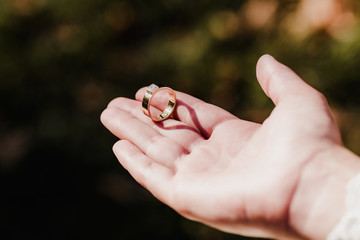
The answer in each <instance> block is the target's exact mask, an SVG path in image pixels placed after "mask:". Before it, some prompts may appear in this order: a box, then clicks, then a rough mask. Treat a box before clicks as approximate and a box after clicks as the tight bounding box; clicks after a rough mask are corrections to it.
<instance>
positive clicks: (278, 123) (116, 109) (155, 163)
mask: <svg viewBox="0 0 360 240" xmlns="http://www.w3.org/2000/svg"><path fill="white" fill-rule="evenodd" d="M257 75H258V80H259V83H260V85H261V86H262V88H263V90H264V91H265V93H266V94H267V95H268V96H269V97H270V98H271V99H272V101H273V102H274V103H275V105H276V107H275V108H274V110H273V112H272V113H271V115H270V116H269V117H268V118H267V119H266V120H265V121H264V123H262V124H258V123H253V122H249V121H245V120H241V119H239V118H237V117H235V116H234V115H232V114H230V113H229V112H227V111H225V110H223V109H221V108H219V107H216V106H214V105H211V104H207V103H205V102H203V101H201V100H199V99H196V98H194V97H192V96H189V95H187V94H184V93H181V92H176V94H177V100H178V105H177V107H176V110H175V113H174V118H173V119H168V120H165V121H164V122H161V123H155V122H153V121H151V119H150V118H149V117H147V116H146V115H144V114H143V113H142V110H141V100H142V96H143V95H144V93H145V89H141V90H139V92H138V93H137V95H136V99H137V100H130V99H126V98H118V99H115V100H113V101H112V102H111V103H110V104H109V106H108V108H107V109H106V110H105V111H104V112H103V114H102V116H101V120H102V122H103V124H104V125H105V126H106V127H107V128H108V129H109V130H110V131H111V132H112V133H113V134H115V135H116V136H117V137H119V138H120V139H121V140H120V141H118V142H117V143H116V144H115V145H114V152H115V154H116V156H117V158H118V159H119V161H120V162H121V164H122V165H123V166H124V167H125V168H126V169H127V170H128V171H129V172H130V174H131V175H132V176H133V177H134V178H135V179H136V180H137V181H138V182H139V183H140V184H142V185H143V186H145V187H146V188H147V189H148V190H149V191H150V192H151V193H152V194H154V196H155V197H157V198H158V199H160V200H161V201H163V202H164V203H165V204H167V205H169V206H170V207H172V208H173V209H175V210H176V211H177V212H179V213H180V214H182V215H184V216H185V217H188V218H190V219H194V220H197V221H200V222H203V223H206V224H208V225H211V226H214V227H216V228H219V229H221V230H224V231H229V232H233V233H240V234H247V235H252V236H263V237H281V236H283V237H284V236H288V237H290V236H292V234H294V233H293V232H292V231H291V230H290V229H289V228H288V224H289V223H288V221H289V214H290V207H291V206H290V205H291V199H292V198H293V195H294V192H295V190H296V188H297V185H298V182H299V178H300V174H301V173H302V169H304V168H305V167H306V165H307V164H308V163H309V162H310V161H312V159H314V157H315V156H316V155H318V154H321V153H322V152H324V151H327V149H329V148H331V147H332V146H334V145H337V144H339V143H340V137H339V132H338V130H337V128H336V125H335V124H334V121H333V118H332V116H331V114H330V111H329V109H328V106H327V103H326V100H325V99H324V97H323V96H322V95H321V94H319V93H318V92H317V91H316V90H314V89H313V88H311V87H310V86H308V85H307V84H306V83H304V82H303V81H302V80H301V79H300V78H299V77H298V76H297V75H296V74H295V73H293V72H292V71H291V70H290V69H289V68H287V67H286V66H284V65H282V64H280V63H278V62H277V61H276V60H274V59H273V58H272V57H270V56H267V55H266V56H263V57H262V58H261V59H260V60H259V63H258V66H257ZM162 101H166V99H158V101H155V102H153V104H154V106H155V107H156V106H157V107H159V106H161V104H162ZM315 143H316V144H315ZM279 226H280V227H279Z"/></svg>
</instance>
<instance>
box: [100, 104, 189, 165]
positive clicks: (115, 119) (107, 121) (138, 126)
mask: <svg viewBox="0 0 360 240" xmlns="http://www.w3.org/2000/svg"><path fill="white" fill-rule="evenodd" d="M101 121H102V123H103V124H104V125H105V127H107V128H108V129H109V130H110V131H111V132H112V133H113V134H114V135H116V136H117V137H119V138H120V139H124V140H128V141H130V142H132V143H133V144H135V145H136V146H137V147H138V148H139V149H141V151H143V152H144V153H145V154H146V155H147V156H149V157H150V158H152V159H154V160H156V161H158V162H159V163H161V164H164V165H166V166H169V167H170V166H171V165H172V164H174V161H175V160H176V159H178V158H180V157H181V156H182V155H183V154H184V153H186V150H184V149H183V147H182V146H180V145H179V144H177V143H176V142H174V141H172V140H171V139H169V138H167V137H164V136H163V135H161V134H160V133H159V132H158V131H156V130H155V129H153V128H152V127H151V126H149V125H148V124H146V123H145V122H144V121H142V120H140V119H138V118H136V117H134V116H133V115H131V114H129V113H128V112H126V111H124V110H122V109H119V108H115V107H109V108H107V109H105V110H104V112H103V113H102V114H101Z"/></svg>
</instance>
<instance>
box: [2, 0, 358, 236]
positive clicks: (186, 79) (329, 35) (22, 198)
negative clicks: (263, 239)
mask: <svg viewBox="0 0 360 240" xmlns="http://www.w3.org/2000/svg"><path fill="white" fill-rule="evenodd" d="M359 9H360V2H359V1H358V0H344V1H341V0H317V1H312V0H302V1H283V0H268V1H267V0H246V1H245V0H244V1H230V0H224V1H209V0H198V1H185V0H152V1H144V0H143V1H141V0H131V1H130V0H107V1H103V0H77V1H70V0H1V2H0V167H1V171H0V174H1V175H0V191H1V192H0V238H1V239H144V238H154V239H210V240H211V239H245V238H243V237H239V236H233V235H230V234H225V233H222V232H219V231H217V230H214V229H211V228H208V227H206V226H203V225H201V224H198V223H194V222H191V221H189V220H186V219H184V218H182V217H180V216H179V215H178V214H176V213H175V212H174V211H173V210H171V209H169V208H168V207H167V206H164V205H163V204H162V203H160V202H159V201H157V200H156V199H154V198H153V197H152V196H151V194H149V193H148V192H147V191H146V190H144V189H143V188H142V187H141V186H140V185H138V184H137V183H136V182H135V181H134V180H133V179H132V178H131V177H130V176H129V174H128V173H127V172H126V171H125V170H124V169H123V168H122V167H121V166H120V164H118V162H117V160H116V158H115V157H114V155H113V153H112V150H111V147H112V145H113V143H115V141H116V138H115V137H114V136H112V135H111V134H110V133H109V132H108V131H107V130H106V129H105V128H104V127H103V126H102V125H101V123H100V120H99V117H100V114H101V111H102V110H103V109H104V108H105V107H106V105H107V103H108V102H109V101H110V100H111V99H113V98H115V97H117V96H125V97H131V98H133V96H134V94H135V92H136V90H137V89H138V88H140V87H143V86H147V85H149V84H151V83H162V84H164V85H167V86H169V87H172V88H174V89H177V90H181V91H184V92H187V93H190V94H192V95H195V96H197V97H199V98H201V99H203V100H205V101H208V102H211V103H213V104H216V105H219V106H221V107H223V108H225V109H227V110H229V111H231V112H232V113H234V114H236V115H237V116H239V117H241V118H244V119H248V120H252V121H258V122H261V121H263V120H264V119H265V118H266V116H267V115H268V114H269V113H270V111H271V109H272V108H273V105H272V103H271V101H270V100H269V99H267V98H266V97H265V95H264V94H263V92H262V90H261V89H260V87H259V85H258V83H257V81H256V76H255V66H256V61H257V59H258V58H259V57H260V56H261V55H262V54H264V53H270V54H272V55H273V56H274V57H275V58H277V59H278V60H280V61H282V62H283V63H285V64H286V65H289V66H290V67H291V68H293V69H294V70H295V71H296V72H297V73H298V74H299V75H300V76H301V77H302V78H304V79H305V80H306V81H307V82H308V83H310V84H311V85H313V86H314V87H316V88H317V89H319V90H320V91H322V92H323V93H324V94H325V95H326V97H327V98H328V100H329V103H330V105H331V107H332V109H333V112H334V115H335V117H336V120H337V121H338V123H339V125H340V128H341V131H342V134H343V139H344V143H345V145H346V146H347V147H349V148H350V149H351V150H352V151H354V152H355V153H357V154H359V153H360V121H359V120H360V111H359V110H360V94H359V89H360V88H359V87H360V72H359V67H360V21H359V17H360V14H359Z"/></svg>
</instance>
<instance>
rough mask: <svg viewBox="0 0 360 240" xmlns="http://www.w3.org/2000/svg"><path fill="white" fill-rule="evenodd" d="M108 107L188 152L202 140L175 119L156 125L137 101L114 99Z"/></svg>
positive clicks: (189, 128) (194, 130) (189, 127)
mask: <svg viewBox="0 0 360 240" xmlns="http://www.w3.org/2000/svg"><path fill="white" fill-rule="evenodd" d="M108 107H109V108H111V107H115V108H119V109H122V110H124V111H126V112H128V113H129V114H131V115H132V116H134V117H135V118H138V119H140V120H141V121H143V122H145V123H147V124H148V125H149V126H151V127H152V128H153V129H155V130H156V131H158V132H159V133H160V134H161V135H163V136H165V137H167V138H169V139H171V140H173V141H174V142H176V143H177V144H179V145H181V146H182V147H183V148H184V149H186V150H187V151H188V152H190V151H191V148H192V145H193V144H194V143H195V142H198V141H199V140H204V138H203V137H202V136H201V134H200V133H199V132H198V131H197V130H196V129H194V128H193V127H191V126H189V125H187V124H185V123H183V122H180V121H177V120H175V119H167V120H166V121H163V122H158V123H155V122H153V121H152V120H151V119H150V118H149V117H148V116H146V115H145V114H144V113H143V112H142V110H141V103H140V102H138V101H135V100H131V99H128V98H116V99H114V100H112V101H111V102H110V103H109V105H108Z"/></svg>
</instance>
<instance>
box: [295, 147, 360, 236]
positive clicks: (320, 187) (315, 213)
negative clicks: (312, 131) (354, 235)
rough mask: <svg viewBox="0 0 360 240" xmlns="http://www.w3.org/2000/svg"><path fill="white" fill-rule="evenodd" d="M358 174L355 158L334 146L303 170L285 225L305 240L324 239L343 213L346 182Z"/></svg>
mask: <svg viewBox="0 0 360 240" xmlns="http://www.w3.org/2000/svg"><path fill="white" fill-rule="evenodd" d="M359 172H360V161H359V157H358V156H356V155H355V154H353V153H351V152H350V151H349V150H347V149H346V148H345V147H343V146H340V145H334V146H331V147H328V148H326V150H324V151H321V152H320V153H318V154H316V156H315V157H314V159H312V160H311V161H310V162H309V163H308V164H307V165H306V166H305V167H304V169H303V172H302V174H301V176H300V179H299V183H298V186H297V188H296V191H295V193H294V195H293V199H292V201H291V204H290V208H289V225H290V227H291V228H293V229H294V230H295V231H296V232H297V233H299V234H301V235H302V236H304V237H306V238H309V239H325V238H326V236H327V235H328V234H329V233H330V232H331V231H332V229H333V228H334V227H335V226H336V224H337V223H338V222H339V221H340V218H341V217H342V216H343V214H344V212H345V197H346V186H347V183H348V182H349V181H350V179H351V178H353V177H354V176H355V175H356V174H357V173H359Z"/></svg>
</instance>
